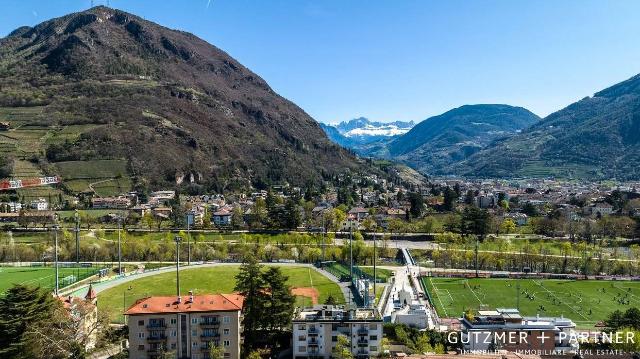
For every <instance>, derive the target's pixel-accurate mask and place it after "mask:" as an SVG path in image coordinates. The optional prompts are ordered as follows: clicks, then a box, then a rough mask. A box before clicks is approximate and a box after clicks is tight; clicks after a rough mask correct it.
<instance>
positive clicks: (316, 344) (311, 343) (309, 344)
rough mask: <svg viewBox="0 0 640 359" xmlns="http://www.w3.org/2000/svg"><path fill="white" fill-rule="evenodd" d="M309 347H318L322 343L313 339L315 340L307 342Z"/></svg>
mask: <svg viewBox="0 0 640 359" xmlns="http://www.w3.org/2000/svg"><path fill="white" fill-rule="evenodd" d="M307 345H308V346H310V347H311V346H313V347H317V346H318V345H320V341H319V340H315V339H313V340H309V341H308V342H307Z"/></svg>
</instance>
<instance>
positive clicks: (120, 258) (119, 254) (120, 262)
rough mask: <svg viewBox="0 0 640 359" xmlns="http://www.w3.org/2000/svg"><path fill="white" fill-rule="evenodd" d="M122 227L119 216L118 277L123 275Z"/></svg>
mask: <svg viewBox="0 0 640 359" xmlns="http://www.w3.org/2000/svg"><path fill="white" fill-rule="evenodd" d="M121 227H122V217H121V216H118V276H121V275H122V244H121V243H120V242H121V238H120V237H121V236H120V228H121Z"/></svg>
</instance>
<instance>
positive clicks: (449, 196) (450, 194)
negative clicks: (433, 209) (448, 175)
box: [442, 186, 459, 212]
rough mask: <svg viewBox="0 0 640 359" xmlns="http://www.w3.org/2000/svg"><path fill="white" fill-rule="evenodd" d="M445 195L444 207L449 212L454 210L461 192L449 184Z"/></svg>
mask: <svg viewBox="0 0 640 359" xmlns="http://www.w3.org/2000/svg"><path fill="white" fill-rule="evenodd" d="M443 196H444V199H443V205H442V208H443V209H444V210H445V211H448V212H450V211H453V207H454V206H455V202H456V201H457V200H458V196H459V194H458V193H456V192H455V191H454V190H452V189H451V188H450V187H449V186H447V188H445V189H444V194H443Z"/></svg>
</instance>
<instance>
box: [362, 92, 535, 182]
mask: <svg viewBox="0 0 640 359" xmlns="http://www.w3.org/2000/svg"><path fill="white" fill-rule="evenodd" d="M539 120H540V118H539V117H538V116H536V115H535V114H533V113H532V112H530V111H528V110H526V109H524V108H522V107H514V106H509V105H493V104H488V105H465V106H461V107H458V108H455V109H452V110H450V111H447V112H445V113H443V114H441V115H438V116H434V117H430V118H428V119H426V120H424V121H422V122H420V123H418V124H417V125H416V126H415V127H413V128H412V129H411V130H410V131H409V132H407V133H406V134H404V135H402V136H399V137H397V138H395V139H393V140H392V141H391V142H390V143H388V144H387V145H386V146H381V147H379V148H376V149H375V151H377V154H378V155H379V156H383V157H389V158H392V159H396V160H399V161H401V162H404V163H407V164H409V165H410V166H412V167H413V168H416V169H418V170H419V171H421V172H423V173H429V174H447V172H448V171H449V166H450V165H451V163H455V162H459V161H462V160H464V159H465V158H467V157H469V156H471V155H472V154H474V153H476V152H478V151H480V150H481V149H482V148H484V147H486V146H487V145H489V144H490V143H491V142H492V141H494V140H496V139H498V138H501V137H506V136H511V135H513V134H515V133H517V132H519V131H520V130H522V129H524V128H526V127H528V126H530V125H532V124H534V123H536V122H537V121H539Z"/></svg>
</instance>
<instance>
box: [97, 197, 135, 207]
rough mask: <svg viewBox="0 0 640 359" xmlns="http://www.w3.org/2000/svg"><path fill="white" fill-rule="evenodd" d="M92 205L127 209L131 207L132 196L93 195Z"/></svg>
mask: <svg viewBox="0 0 640 359" xmlns="http://www.w3.org/2000/svg"><path fill="white" fill-rule="evenodd" d="M91 207H93V208H94V209H106V208H112V209H127V208H129V207H131V198H129V197H125V196H117V197H93V198H91Z"/></svg>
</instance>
